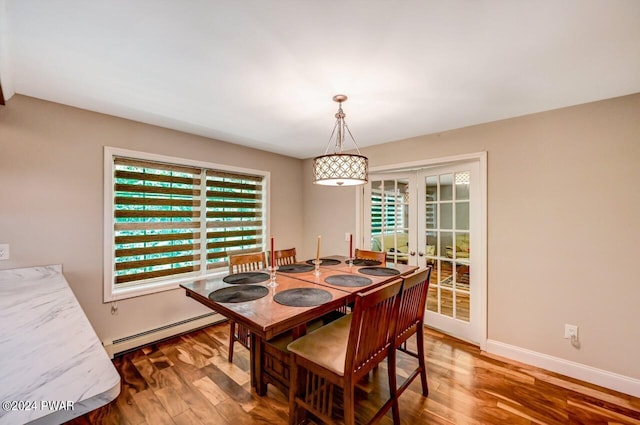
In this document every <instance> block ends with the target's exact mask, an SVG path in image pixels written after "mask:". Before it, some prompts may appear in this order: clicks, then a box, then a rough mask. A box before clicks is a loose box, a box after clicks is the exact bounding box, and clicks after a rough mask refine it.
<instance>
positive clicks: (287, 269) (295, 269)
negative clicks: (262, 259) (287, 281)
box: [278, 264, 315, 273]
mask: <svg viewBox="0 0 640 425" xmlns="http://www.w3.org/2000/svg"><path fill="white" fill-rule="evenodd" d="M314 268H315V267H313V266H312V265H309V264H284V265H282V266H278V271H279V272H283V273H304V272H310V271H311V270H313V269H314Z"/></svg>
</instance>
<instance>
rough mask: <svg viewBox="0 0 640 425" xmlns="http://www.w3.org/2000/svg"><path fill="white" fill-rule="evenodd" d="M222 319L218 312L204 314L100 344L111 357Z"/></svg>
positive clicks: (223, 318)
mask: <svg viewBox="0 0 640 425" xmlns="http://www.w3.org/2000/svg"><path fill="white" fill-rule="evenodd" d="M223 320H227V319H226V318H225V317H224V316H222V315H220V314H217V313H211V314H205V315H204V316H198V317H194V318H192V319H187V320H183V321H182V322H178V323H172V324H169V325H166V326H162V327H159V328H157V329H151V330H148V331H145V332H141V333H138V334H135V335H130V336H127V337H124V338H118V339H115V340H113V341H107V340H104V341H102V345H103V346H104V349H105V350H106V351H107V354H108V355H109V358H111V359H113V356H114V355H116V354H118V353H122V352H124V351H127V350H131V349H133V348H137V347H142V346H143V345H148V344H152V343H154V342H156V341H160V340H162V339H165V338H171V337H172V336H176V335H179V334H182V333H185V332H190V331H193V330H196V329H199V328H203V327H205V326H209V325H213V324H214V323H219V322H222V321H223Z"/></svg>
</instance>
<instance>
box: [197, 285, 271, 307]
mask: <svg viewBox="0 0 640 425" xmlns="http://www.w3.org/2000/svg"><path fill="white" fill-rule="evenodd" d="M268 293H269V290H268V289H267V288H265V287H264V286H259V285H242V286H229V287H227V288H222V289H218V290H217V291H213V292H212V293H210V294H209V299H210V300H212V301H215V302H219V303H243V302H247V301H253V300H257V299H259V298H262V297H264V296H265V295H267V294H268Z"/></svg>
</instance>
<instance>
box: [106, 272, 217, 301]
mask: <svg viewBox="0 0 640 425" xmlns="http://www.w3.org/2000/svg"><path fill="white" fill-rule="evenodd" d="M225 274H227V270H226V269H225V270H220V271H216V272H211V273H208V274H206V275H202V276H188V277H181V278H176V279H171V280H166V279H165V280H163V281H159V282H149V283H142V284H136V285H128V286H123V287H113V286H111V287H110V288H107V291H106V292H105V294H104V301H103V304H107V303H110V302H114V301H120V300H125V299H128V298H135V297H142V296H145V295H151V294H157V293H159V292H164V291H172V290H175V289H180V284H182V283H188V282H195V281H197V280H206V279H213V278H216V277H220V276H224V275H225ZM108 289H110V291H109V290H108Z"/></svg>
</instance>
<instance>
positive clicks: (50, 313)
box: [0, 266, 120, 425]
mask: <svg viewBox="0 0 640 425" xmlns="http://www.w3.org/2000/svg"><path fill="white" fill-rule="evenodd" d="M119 393H120V376H119V375H118V372H117V371H116V369H115V368H114V366H113V364H112V363H111V361H110V360H109V358H108V356H107V354H106V352H105V350H104V348H103V347H102V344H101V343H100V341H99V340H98V337H97V336H96V334H95V332H94V330H93V328H92V327H91V324H90V323H89V320H88V319H87V317H86V316H85V314H84V312H83V311H82V308H81V307H80V304H78V301H77V300H76V297H75V296H74V294H73V292H72V291H71V288H69V285H68V283H67V281H66V279H65V278H64V276H63V274H62V268H61V267H60V266H44V267H31V268H23V269H12V270H0V402H1V403H2V406H1V407H0V424H2V425H5V424H11V425H17V424H25V423H33V424H60V423H63V422H65V421H68V420H70V419H72V418H74V417H77V416H80V415H82V414H84V413H86V412H88V411H91V410H93V409H96V408H98V407H100V406H103V405H105V404H107V403H108V402H110V401H111V400H113V399H115V398H116V397H117V396H118V394H119Z"/></svg>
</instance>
